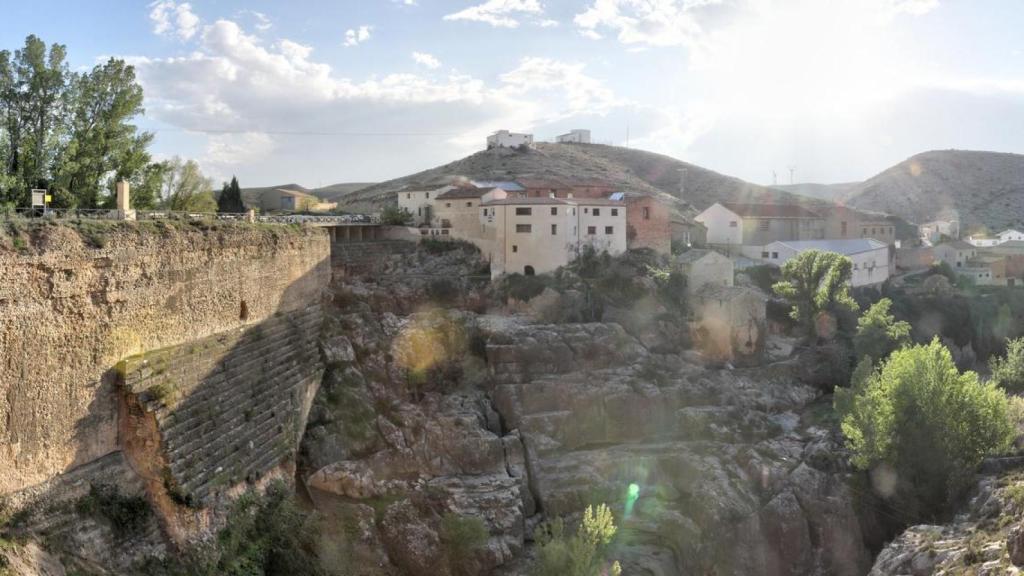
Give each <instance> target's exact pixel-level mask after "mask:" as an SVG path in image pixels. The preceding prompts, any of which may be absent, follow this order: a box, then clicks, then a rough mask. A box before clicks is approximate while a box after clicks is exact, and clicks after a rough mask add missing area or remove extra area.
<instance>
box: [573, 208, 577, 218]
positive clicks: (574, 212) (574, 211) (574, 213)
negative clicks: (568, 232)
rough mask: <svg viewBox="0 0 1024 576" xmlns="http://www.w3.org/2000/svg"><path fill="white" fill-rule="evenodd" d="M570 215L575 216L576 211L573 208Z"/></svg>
mask: <svg viewBox="0 0 1024 576" xmlns="http://www.w3.org/2000/svg"><path fill="white" fill-rule="evenodd" d="M572 215H573V216H575V215H576V209H575V208H573V209H572Z"/></svg>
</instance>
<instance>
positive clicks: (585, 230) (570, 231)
mask: <svg viewBox="0 0 1024 576" xmlns="http://www.w3.org/2000/svg"><path fill="white" fill-rule="evenodd" d="M480 221H481V223H482V224H483V225H484V226H485V227H493V228H494V233H493V238H494V241H493V243H488V242H486V241H485V242H482V243H480V244H478V245H480V247H481V250H483V251H484V252H485V253H487V254H488V255H489V256H490V259H491V277H498V276H501V275H502V274H512V273H518V274H525V275H533V274H543V273H545V272H551V271H553V270H555V269H556V268H558V267H559V266H564V265H566V264H568V263H569V262H571V261H572V260H574V259H575V258H576V256H577V254H579V250H580V249H582V248H583V247H585V246H592V247H593V248H594V249H595V250H596V251H598V252H608V253H609V254H612V255H615V254H621V253H623V252H625V251H626V207H625V205H624V204H623V203H621V202H615V201H611V200H604V199H572V198H505V199H501V200H492V201H489V202H484V203H483V204H481V210H480ZM485 234H486V233H485Z"/></svg>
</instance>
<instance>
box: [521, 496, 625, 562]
mask: <svg viewBox="0 0 1024 576" xmlns="http://www.w3.org/2000/svg"><path fill="white" fill-rule="evenodd" d="M616 531H617V528H616V527H615V521H614V518H613V517H612V511H611V510H610V509H609V508H608V506H607V505H605V504H600V505H599V506H598V507H597V508H596V509H595V508H594V507H592V506H587V509H586V511H585V512H584V513H583V519H582V520H581V521H580V525H579V528H578V529H577V530H576V534H574V535H572V536H569V535H567V534H566V533H565V524H564V522H563V521H562V520H561V519H560V518H559V519H557V520H555V521H553V522H551V523H549V524H547V525H545V526H542V527H540V528H538V529H537V533H536V534H535V540H536V541H537V543H538V545H539V546H540V550H539V552H538V554H537V562H536V564H534V574H536V575H537V576H599V575H604V574H611V575H613V576H618V575H620V574H622V567H621V566H619V563H618V562H617V561H616V562H611V563H610V564H609V562H608V561H607V559H606V558H605V556H606V555H607V550H608V545H609V544H610V543H611V541H612V538H613V537H614V536H615V532H616Z"/></svg>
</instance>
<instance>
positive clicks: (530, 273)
mask: <svg viewBox="0 0 1024 576" xmlns="http://www.w3.org/2000/svg"><path fill="white" fill-rule="evenodd" d="M533 275H534V271H533V266H530V265H526V266H524V267H523V276H533Z"/></svg>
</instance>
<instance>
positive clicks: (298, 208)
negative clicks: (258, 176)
mask: <svg viewBox="0 0 1024 576" xmlns="http://www.w3.org/2000/svg"><path fill="white" fill-rule="evenodd" d="M242 200H243V204H244V205H245V207H246V208H255V209H258V210H259V211H260V212H264V213H266V212H327V211H329V210H333V209H335V208H337V207H338V203H337V202H324V201H323V200H321V199H320V198H318V197H316V196H314V195H313V194H309V193H307V192H302V191H300V190H291V189H288V188H271V189H269V190H261V191H260V193H259V194H256V195H254V196H249V197H248V198H246V197H244V196H243V198H242Z"/></svg>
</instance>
